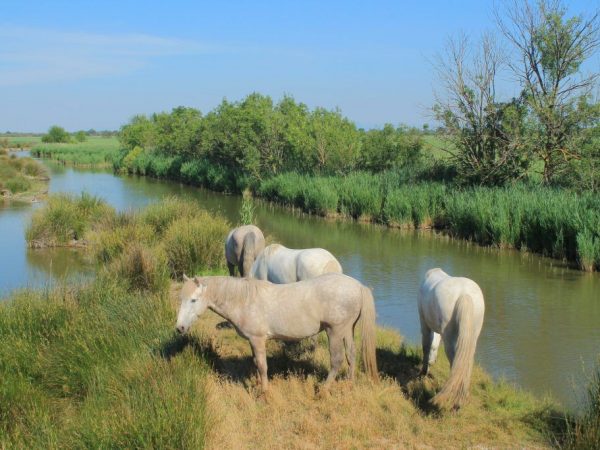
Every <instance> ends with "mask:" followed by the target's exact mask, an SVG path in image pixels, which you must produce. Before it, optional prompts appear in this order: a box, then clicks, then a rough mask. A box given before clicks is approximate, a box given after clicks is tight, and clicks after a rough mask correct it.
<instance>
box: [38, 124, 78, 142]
mask: <svg viewBox="0 0 600 450" xmlns="http://www.w3.org/2000/svg"><path fill="white" fill-rule="evenodd" d="M70 141H71V135H70V134H69V133H68V132H67V131H65V129H64V128H62V127H59V126H58V125H54V126H52V127H50V129H49V130H48V133H47V134H45V135H43V136H42V142H45V143H48V144H49V143H55V144H58V143H61V142H62V143H66V142H70Z"/></svg>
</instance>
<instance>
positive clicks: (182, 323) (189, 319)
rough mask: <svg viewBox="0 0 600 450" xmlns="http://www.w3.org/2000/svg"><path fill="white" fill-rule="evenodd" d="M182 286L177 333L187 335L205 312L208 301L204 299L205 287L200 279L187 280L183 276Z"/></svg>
mask: <svg viewBox="0 0 600 450" xmlns="http://www.w3.org/2000/svg"><path fill="white" fill-rule="evenodd" d="M183 280H184V283H183V286H182V287H181V292H180V293H179V298H180V300H181V305H180V306H179V312H178V313H177V325H176V327H177V331H179V332H180V333H182V334H184V333H187V332H188V330H189V329H190V327H191V326H192V324H193V323H194V322H195V321H196V319H197V318H198V317H200V316H201V315H202V313H204V311H206V308H207V307H208V299H207V298H206V296H205V294H206V286H205V285H203V284H202V282H201V280H200V278H198V277H193V278H188V277H187V276H185V275H183Z"/></svg>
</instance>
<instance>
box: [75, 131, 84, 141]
mask: <svg viewBox="0 0 600 450" xmlns="http://www.w3.org/2000/svg"><path fill="white" fill-rule="evenodd" d="M73 137H74V138H75V140H76V141H77V142H85V141H86V140H87V134H86V132H85V131H78V132H77V133H74V134H73Z"/></svg>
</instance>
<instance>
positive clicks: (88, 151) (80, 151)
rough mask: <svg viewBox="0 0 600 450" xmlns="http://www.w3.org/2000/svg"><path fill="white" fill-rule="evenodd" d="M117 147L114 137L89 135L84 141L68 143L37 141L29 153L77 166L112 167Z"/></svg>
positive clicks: (117, 143) (117, 151)
mask: <svg viewBox="0 0 600 450" xmlns="http://www.w3.org/2000/svg"><path fill="white" fill-rule="evenodd" d="M119 147H120V146H119V141H118V140H117V138H116V137H89V138H88V139H87V140H86V141H84V142H73V143H68V144H44V143H39V144H37V145H35V146H33V148H32V149H31V154H32V156H35V157H38V158H47V159H52V160H55V161H58V162H60V163H62V164H69V165H74V166H79V167H112V164H113V160H114V158H115V157H116V155H117V154H118V153H119Z"/></svg>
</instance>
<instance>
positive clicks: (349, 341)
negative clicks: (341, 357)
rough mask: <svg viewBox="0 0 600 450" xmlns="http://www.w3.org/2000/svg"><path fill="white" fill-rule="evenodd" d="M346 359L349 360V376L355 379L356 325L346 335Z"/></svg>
mask: <svg viewBox="0 0 600 450" xmlns="http://www.w3.org/2000/svg"><path fill="white" fill-rule="evenodd" d="M344 346H345V347H346V361H347V362H348V378H349V379H350V380H351V381H353V380H354V374H355V368H356V346H355V345H354V325H353V326H352V327H350V329H349V330H348V331H347V332H346V334H345V335H344Z"/></svg>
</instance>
